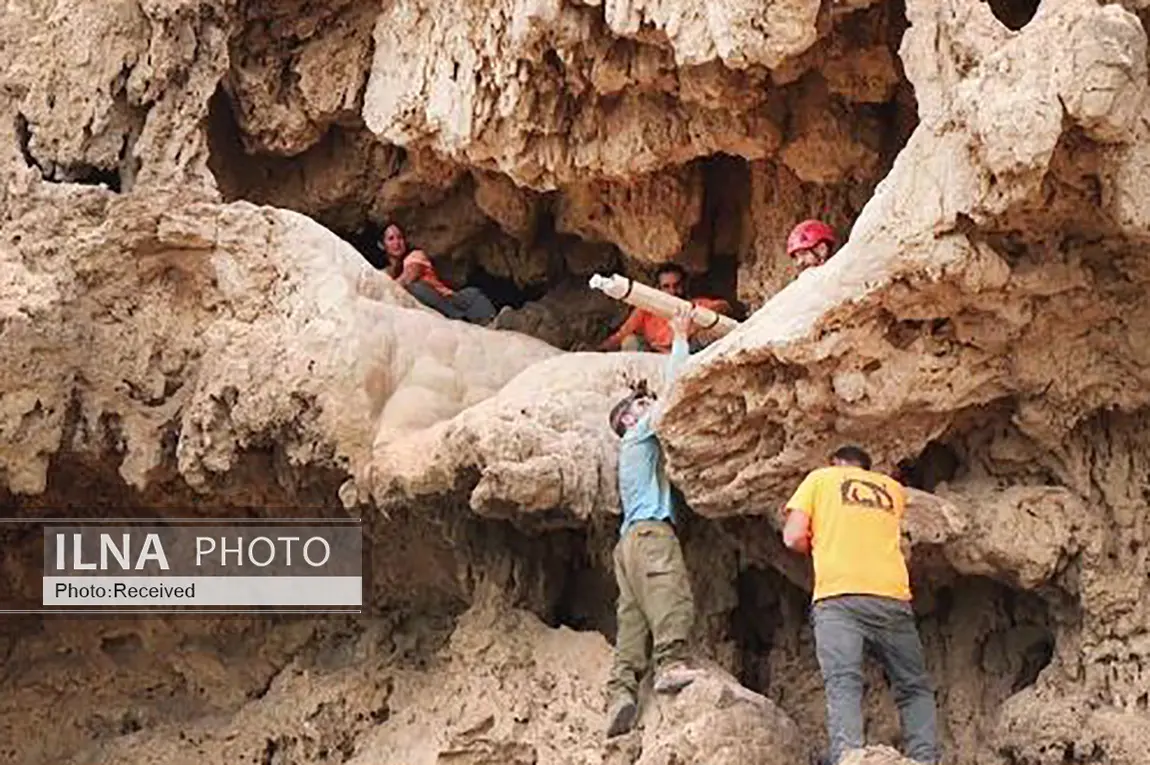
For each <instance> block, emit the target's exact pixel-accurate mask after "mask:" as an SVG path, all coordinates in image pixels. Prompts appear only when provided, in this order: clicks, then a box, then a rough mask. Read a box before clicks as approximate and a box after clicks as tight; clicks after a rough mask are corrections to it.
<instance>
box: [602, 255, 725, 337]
mask: <svg viewBox="0 0 1150 765" xmlns="http://www.w3.org/2000/svg"><path fill="white" fill-rule="evenodd" d="M655 279H656V283H657V284H658V287H659V289H660V290H662V291H663V292H666V293H667V294H668V295H674V296H675V297H677V298H683V299H684V300H686V299H687V272H686V271H684V270H683V267H682V266H679V265H677V264H675V263H664V264H663V265H661V266H659V270H658V271H656V272H655ZM691 303H692V304H693V305H697V306H702V307H704V308H710V309H711V310H712V311H715V312H716V313H721V314H726V315H729V314H730V312H731V306H730V304H729V303H728V302H727V301H726V300H721V299H718V298H704V297H699V298H693V299H691ZM691 331H692V334H693V333H695V332H697V331H698V328H697V327H695V326H692V327H691ZM672 340H674V333H673V332H672V331H671V324H670V322H669V321H668V320H667V319H664V318H663V317H662V316H659V315H658V314H654V313H651V312H650V311H644V310H643V309H642V308H636V309H634V310H633V311H631V315H630V316H628V317H627V320H626V321H625V322H623V324H622V326H620V327H619V329H617V330H615V331H614V332H613V333H611V334H610V335H609V336H608V337H607V339H606V340H604V341H603V342H602V343H600V344H599V350H601V351H615V350H619V349H622V350H624V351H656V352H658V353H670V352H671V341H672ZM688 342H689V345H690V351H691V353H695V352H697V351H699V350H700V349H702V348H703V347H705V346H706V345H707V343H706V342H705V341H704V340H703V338H700V337H697V336H696V337H690V338H689V341H688Z"/></svg>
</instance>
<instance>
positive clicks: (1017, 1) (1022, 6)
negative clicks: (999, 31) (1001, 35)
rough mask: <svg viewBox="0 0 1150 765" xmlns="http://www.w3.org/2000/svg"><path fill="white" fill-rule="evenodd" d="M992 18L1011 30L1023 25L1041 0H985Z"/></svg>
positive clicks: (1018, 28)
mask: <svg viewBox="0 0 1150 765" xmlns="http://www.w3.org/2000/svg"><path fill="white" fill-rule="evenodd" d="M986 2H987V4H988V5H990V10H991V12H992V13H993V14H994V18H996V19H998V20H999V21H1000V22H1001V23H1002V25H1003V26H1004V27H1006V28H1007V29H1010V30H1012V31H1015V32H1017V31H1018V30H1020V29H1022V28H1023V27H1025V26H1026V25H1027V24H1029V23H1030V21H1031V19H1033V18H1034V16H1035V15H1036V14H1037V13H1038V7H1039V6H1040V5H1042V0H986Z"/></svg>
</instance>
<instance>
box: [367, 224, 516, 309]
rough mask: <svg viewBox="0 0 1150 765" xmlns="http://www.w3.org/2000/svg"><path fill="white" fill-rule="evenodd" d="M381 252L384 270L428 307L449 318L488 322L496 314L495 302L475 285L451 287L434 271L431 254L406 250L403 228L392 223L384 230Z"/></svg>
mask: <svg viewBox="0 0 1150 765" xmlns="http://www.w3.org/2000/svg"><path fill="white" fill-rule="evenodd" d="M381 241H382V244H383V252H384V254H385V255H387V261H388V262H387V267H386V270H387V274H388V276H390V277H391V278H392V279H395V280H396V281H397V282H399V283H400V284H401V285H402V286H403V287H404V289H406V290H407V291H408V292H409V293H411V295H412V296H413V297H414V298H415V299H416V300H418V301H419V302H420V303H423V304H424V305H425V306H428V307H429V308H433V309H434V310H436V311H439V313H441V314H443V315H444V316H446V317H447V318H449V319H463V320H464V321H468V322H470V323H472V324H489V323H491V321H492V319H494V318H495V315H496V311H495V306H493V305H492V304H491V301H490V300H489V299H488V298H487V296H486V295H484V294H483V293H482V292H480V291H479V290H478V289H477V288H475V287H464V288H463V289H461V290H453V289H452V288H451V287H449V286H447V285H446V284H444V283H443V281H442V280H441V279H440V278H439V275H438V274H437V273H436V272H435V266H434V265H433V264H432V262H431V258H429V257H427V253H425V252H424V251H423V250H409V249H408V247H407V238H406V237H405V236H404V235H403V229H401V228H400V227H399V226H398V225H396V224H394V223H392V224H390V225H389V226H388V227H387V228H385V229H384V230H383V237H382V240H381Z"/></svg>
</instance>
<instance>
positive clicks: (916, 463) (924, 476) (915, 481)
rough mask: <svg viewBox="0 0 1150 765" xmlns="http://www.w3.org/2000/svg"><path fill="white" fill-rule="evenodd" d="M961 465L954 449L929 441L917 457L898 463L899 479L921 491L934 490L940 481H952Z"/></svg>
mask: <svg viewBox="0 0 1150 765" xmlns="http://www.w3.org/2000/svg"><path fill="white" fill-rule="evenodd" d="M962 467H963V464H962V460H961V458H960V457H959V455H958V452H957V451H955V449H954V448H953V447H951V446H949V445H947V444H943V443H939V442H938V441H931V442H930V443H928V444H927V445H926V448H925V449H923V450H922V453H920V454H919V455H918V456H917V457H915V458H914V459H910V460H903V461H902V462H900V463H898V472H899V476H898V477H899V480H900V481H901V482H902V483H903V484H905V485H907V486H910V487H913V488H915V489H920V490H922V491H934V490H935V488H937V487H938V485H939V484H940V483H947V482H950V481H953V480H954V479H955V477H956V476H957V475H958V473H959V470H961V469H962Z"/></svg>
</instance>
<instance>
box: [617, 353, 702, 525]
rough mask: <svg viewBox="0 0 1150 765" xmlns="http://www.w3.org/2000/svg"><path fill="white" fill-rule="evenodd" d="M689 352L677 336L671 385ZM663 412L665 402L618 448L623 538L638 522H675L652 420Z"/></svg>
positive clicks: (670, 364) (669, 364)
mask: <svg viewBox="0 0 1150 765" xmlns="http://www.w3.org/2000/svg"><path fill="white" fill-rule="evenodd" d="M688 356H689V351H688V350H687V341H686V340H685V339H683V338H680V337H676V338H675V340H674V342H673V343H672V344H671V355H670V357H669V358H668V359H667V367H666V378H667V385H668V386H670V385H671V384H672V383H673V382H674V380H675V378H676V377H677V376H678V374H679V371H680V370H681V369H682V367H683V362H685V361H686V360H687V357H688ZM660 411H662V400H660V401H659V402H657V403H656V404H655V406H653V407H651V409H649V410H648V411H647V414H645V415H643V417H642V418H641V419H640V420H639V421H638V422H637V423H635V425H634V426H632V427H631V429H630V430H628V431H627V432H626V433H624V434H623V439H622V443H620V445H619V501H620V503H621V504H622V506H623V524H622V526H621V527H620V529H619V534H620V536H622V535H623V534H625V533H626V532H627V529H628V528H630V526H631V525H632V524H633V523H635V522H636V521H671V522H673V521H674V517H675V514H674V507H673V505H672V501H671V483H670V482H669V481H668V480H667V473H666V470H665V469H664V467H663V448H662V446H661V445H660V444H659V438H658V437H657V436H656V435H655V430H654V428H653V427H652V421H653V420H654V418H655V417H656V416H657V415H658V413H659V412H660Z"/></svg>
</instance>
